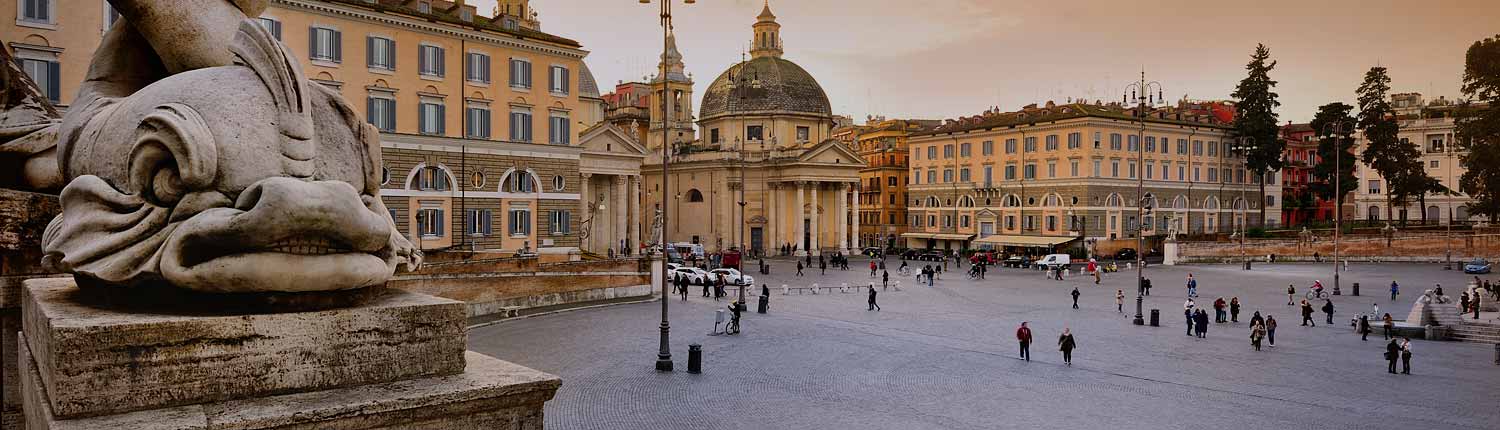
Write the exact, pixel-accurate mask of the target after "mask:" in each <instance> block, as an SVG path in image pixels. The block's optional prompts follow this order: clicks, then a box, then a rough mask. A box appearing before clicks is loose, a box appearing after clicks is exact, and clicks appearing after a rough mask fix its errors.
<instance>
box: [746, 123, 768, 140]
mask: <svg viewBox="0 0 1500 430" xmlns="http://www.w3.org/2000/svg"><path fill="white" fill-rule="evenodd" d="M745 139H746V140H764V139H765V127H763V126H759V125H747V126H745Z"/></svg>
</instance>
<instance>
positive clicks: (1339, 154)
mask: <svg viewBox="0 0 1500 430" xmlns="http://www.w3.org/2000/svg"><path fill="white" fill-rule="evenodd" d="M1351 134H1354V124H1352V123H1350V122H1348V121H1344V120H1341V119H1339V120H1334V121H1333V122H1330V123H1327V124H1323V129H1322V130H1319V136H1318V137H1319V138H1321V139H1333V290H1334V291H1338V290H1339V236H1340V235H1341V234H1342V233H1343V231H1344V227H1343V222H1344V189H1343V187H1342V179H1343V178H1344V172H1343V169H1344V162H1343V159H1344V147H1343V146H1342V145H1341V144H1340V143H1339V139H1348V138H1349V136H1350V135H1351ZM1423 210H1426V209H1423Z"/></svg>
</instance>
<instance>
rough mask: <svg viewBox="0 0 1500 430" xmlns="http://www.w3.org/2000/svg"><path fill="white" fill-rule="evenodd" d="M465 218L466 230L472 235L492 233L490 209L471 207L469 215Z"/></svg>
mask: <svg viewBox="0 0 1500 430" xmlns="http://www.w3.org/2000/svg"><path fill="white" fill-rule="evenodd" d="M464 218H465V219H464V224H465V227H464V231H465V232H468V233H469V235H470V236H489V235H490V222H491V221H490V210H489V209H469V214H468V216H467V217H464Z"/></svg>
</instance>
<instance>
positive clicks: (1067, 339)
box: [1016, 321, 1078, 366]
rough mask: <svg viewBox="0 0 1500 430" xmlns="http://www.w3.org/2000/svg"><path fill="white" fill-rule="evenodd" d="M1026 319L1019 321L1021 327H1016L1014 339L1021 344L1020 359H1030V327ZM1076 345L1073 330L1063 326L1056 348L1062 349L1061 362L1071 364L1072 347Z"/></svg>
mask: <svg viewBox="0 0 1500 430" xmlns="http://www.w3.org/2000/svg"><path fill="white" fill-rule="evenodd" d="M1026 324H1027V322H1026V321H1022V322H1021V327H1018V328H1016V341H1017V342H1020V344H1021V359H1022V360H1026V361H1031V342H1032V340H1033V338H1032V334H1031V327H1028V326H1027V325H1026ZM1077 347H1078V341H1077V340H1075V339H1073V330H1072V329H1069V328H1067V327H1063V331H1062V334H1060V335H1058V336H1057V349H1058V350H1059V351H1062V356H1063V364H1066V365H1068V366H1072V365H1073V349H1075V348H1077Z"/></svg>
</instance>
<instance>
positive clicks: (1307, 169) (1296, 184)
mask: <svg viewBox="0 0 1500 430" xmlns="http://www.w3.org/2000/svg"><path fill="white" fill-rule="evenodd" d="M1316 136H1317V132H1316V131H1315V130H1313V129H1312V126H1310V125H1308V124H1305V123H1304V124H1292V123H1290V122H1289V123H1287V125H1285V126H1282V127H1281V140H1282V141H1284V142H1285V143H1286V151H1285V153H1284V154H1283V155H1282V157H1283V158H1284V159H1285V161H1286V162H1285V163H1284V165H1283V167H1282V168H1281V201H1282V208H1281V225H1284V226H1295V225H1299V224H1304V223H1315V222H1322V221H1331V220H1333V202H1332V201H1324V200H1323V199H1320V198H1318V197H1317V196H1316V195H1314V193H1313V190H1312V187H1311V186H1312V185H1313V184H1315V183H1320V182H1321V181H1319V180H1318V179H1316V178H1315V177H1313V166H1316V165H1317V164H1318V139H1317V137H1316Z"/></svg>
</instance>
